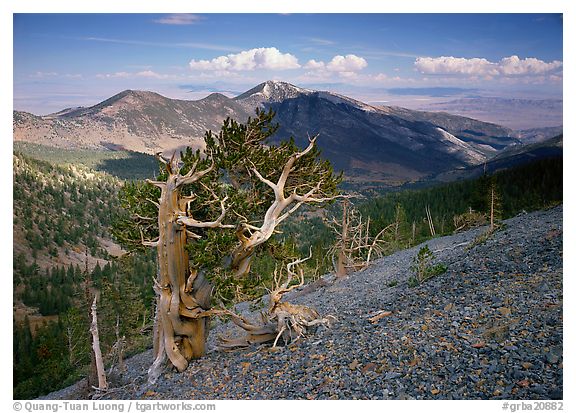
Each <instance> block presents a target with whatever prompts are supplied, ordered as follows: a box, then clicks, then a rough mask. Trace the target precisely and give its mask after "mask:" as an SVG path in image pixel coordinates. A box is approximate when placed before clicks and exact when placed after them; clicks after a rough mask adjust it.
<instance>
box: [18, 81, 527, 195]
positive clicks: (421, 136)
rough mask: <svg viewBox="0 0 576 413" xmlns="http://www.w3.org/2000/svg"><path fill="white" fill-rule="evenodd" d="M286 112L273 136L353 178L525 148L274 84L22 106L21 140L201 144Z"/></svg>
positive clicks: (442, 119)
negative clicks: (48, 108)
mask: <svg viewBox="0 0 576 413" xmlns="http://www.w3.org/2000/svg"><path fill="white" fill-rule="evenodd" d="M257 107H259V108H264V109H268V108H271V109H273V110H274V111H276V113H277V115H276V121H277V122H278V123H279V124H280V129H279V131H278V133H277V134H276V135H275V136H274V137H273V142H277V141H280V140H283V139H287V138H288V137H290V136H293V137H294V138H295V140H296V143H297V144H299V145H300V146H304V145H305V144H306V142H307V139H308V136H313V135H316V134H319V135H320V137H319V139H318V144H319V147H320V148H321V149H322V154H323V156H324V157H325V158H327V159H330V160H331V161H332V162H333V164H334V166H335V168H336V169H338V170H344V171H345V174H346V176H347V179H349V180H350V181H362V182H366V181H372V182H379V183H384V184H388V185H396V184H401V183H404V182H406V181H412V180H417V179H420V178H422V177H424V176H429V175H436V174H438V173H441V172H445V171H449V170H453V169H457V168H460V169H462V168H466V167H468V166H471V165H477V164H482V163H484V162H485V161H486V160H487V159H490V158H492V157H494V156H495V155H496V154H497V153H499V152H500V151H502V150H503V149H504V148H506V147H508V146H510V145H514V144H519V143H520V141H519V140H518V138H517V135H516V133H515V132H514V131H512V130H511V129H508V128H505V127H502V126H499V125H496V124H492V123H487V122H481V121H477V120H474V119H471V118H467V117H462V116H456V115H450V114H447V113H434V112H422V111H414V110H408V109H404V108H399V107H386V106H384V107H381V106H378V107H376V106H372V105H368V104H366V103H363V102H359V101H357V100H354V99H351V98H348V97H346V96H342V95H338V94H335V93H331V92H324V91H315V90H310V89H303V88H299V87H297V86H294V85H291V84H289V83H285V82H277V81H268V82H265V83H262V84H260V85H258V86H256V87H254V88H252V89H250V90H248V91H247V92H245V93H242V94H240V95H239V96H237V97H235V98H228V97H226V96H224V95H222V94H219V93H213V94H211V95H209V96H207V97H206V98H204V99H201V100H197V101H186V100H176V99H169V98H166V97H163V96H161V95H159V94H157V93H153V92H145V91H133V90H126V91H124V92H122V93H119V94H117V95H115V96H113V97H111V98H109V99H107V100H105V101H103V102H101V103H99V104H97V105H95V106H92V107H86V108H85V107H80V108H72V109H65V110H62V111H60V112H57V113H54V114H51V115H47V116H35V115H32V114H30V113H26V112H17V111H15V112H14V127H13V131H14V139H15V140H17V141H18V140H21V141H27V142H33V143H38V144H43V145H49V146H52V147H59V148H99V149H102V150H118V149H127V150H133V151H139V152H147V153H152V152H156V151H173V150H175V149H178V148H181V147H182V146H186V145H188V146H193V147H200V146H201V145H202V136H203V135H204V132H205V131H206V130H208V129H211V130H213V131H218V130H219V129H220V126H221V124H222V121H223V120H224V119H225V118H226V117H231V118H233V119H236V120H238V121H240V122H243V121H245V120H246V119H247V118H248V117H249V116H253V115H254V113H255V110H256V108H257Z"/></svg>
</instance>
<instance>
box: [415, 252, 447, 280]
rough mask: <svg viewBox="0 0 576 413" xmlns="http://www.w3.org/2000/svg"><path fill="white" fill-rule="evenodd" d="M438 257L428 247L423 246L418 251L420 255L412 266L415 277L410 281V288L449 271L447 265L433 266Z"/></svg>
mask: <svg viewBox="0 0 576 413" xmlns="http://www.w3.org/2000/svg"><path fill="white" fill-rule="evenodd" d="M435 258H436V257H435V256H434V253H433V252H432V251H430V248H428V245H425V246H423V247H422V248H420V250H419V251H418V254H417V255H416V256H415V257H414V260H413V261H412V266H411V267H410V269H411V270H412V271H413V272H414V274H415V276H413V277H410V278H409V279H408V286H409V287H416V286H417V285H420V284H422V283H423V282H424V281H426V280H429V279H430V278H432V277H435V276H437V275H440V274H443V273H445V272H446V270H448V267H447V266H446V264H442V263H439V264H436V265H432V262H433V261H434V259H435Z"/></svg>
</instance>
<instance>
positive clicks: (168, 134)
mask: <svg viewBox="0 0 576 413" xmlns="http://www.w3.org/2000/svg"><path fill="white" fill-rule="evenodd" d="M229 116H230V117H233V118H235V119H238V120H240V121H244V120H245V119H247V118H248V112H246V111H245V110H244V109H243V107H242V106H240V105H238V104H237V103H235V102H234V101H233V100H231V99H228V98H227V97H226V96H224V95H221V94H218V93H213V94H211V95H209V96H207V97H206V98H204V99H201V100H198V101H187V100H176V99H169V98H166V97H164V96H161V95H159V94H157V93H153V92H143V91H133V90H126V91H124V92H121V93H119V94H117V95H115V96H113V97H111V98H110V99H107V100H105V101H103V102H101V103H99V104H97V105H95V106H92V107H88V108H76V109H71V110H63V111H60V112H58V113H55V114H52V115H48V116H44V117H39V116H34V115H31V114H28V113H23V112H15V113H14V140H22V141H28V142H34V143H39V144H44V145H50V146H56V147H61V148H101V149H104V148H109V149H110V148H112V149H114V148H125V149H129V150H133V151H139V152H148V153H151V152H156V151H163V150H170V149H173V148H176V147H179V146H182V145H192V146H200V145H201V143H202V136H203V135H204V132H205V131H206V130H207V129H212V130H219V129H220V126H221V124H222V122H223V121H224V119H226V118H227V117H229Z"/></svg>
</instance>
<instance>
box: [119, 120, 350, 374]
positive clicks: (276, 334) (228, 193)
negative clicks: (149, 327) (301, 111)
mask: <svg viewBox="0 0 576 413" xmlns="http://www.w3.org/2000/svg"><path fill="white" fill-rule="evenodd" d="M273 117H274V113H273V112H268V113H265V112H257V116H256V117H255V118H254V119H249V120H248V121H247V123H246V124H239V123H237V122H235V121H233V120H230V119H227V120H226V121H225V122H224V124H223V126H222V130H221V131H220V133H219V134H218V135H214V134H212V133H211V132H207V133H206V136H205V143H206V150H205V151H204V152H203V153H201V152H199V151H196V152H193V151H192V150H190V149H189V148H188V149H187V150H186V151H185V152H183V153H181V154H180V157H176V156H173V157H172V158H171V159H170V160H167V159H164V158H162V157H161V156H159V155H158V156H157V157H158V160H159V161H160V171H161V172H160V175H159V176H158V177H157V178H156V179H155V180H147V181H146V182H137V183H127V184H126V185H125V186H124V188H123V189H122V191H121V201H122V206H123V207H124V208H125V209H126V210H128V211H129V213H130V216H129V217H128V218H124V219H123V220H120V221H118V222H117V223H116V224H115V228H114V230H113V232H114V235H115V236H116V238H117V239H118V240H119V241H120V242H121V243H122V244H123V245H124V246H127V247H131V248H141V247H142V246H148V247H155V248H156V249H157V253H158V254H157V261H158V262H157V263H158V275H157V280H156V281H155V285H154V289H155V291H156V293H157V296H158V299H157V308H156V319H155V326H154V355H155V360H154V362H153V364H152V366H151V368H150V370H149V381H151V382H154V381H155V380H156V379H157V377H158V376H159V375H160V373H161V371H162V369H163V367H164V364H165V361H166V358H168V359H169V360H170V362H171V364H172V365H173V366H174V367H176V368H177V369H178V371H183V370H184V369H186V367H187V366H188V362H189V361H190V360H191V359H193V358H199V357H201V356H202V355H203V354H204V352H205V343H206V338H207V334H208V319H209V318H208V317H209V316H212V315H232V313H231V312H230V311H228V310H225V309H215V308H211V306H212V303H211V298H212V295H213V289H214V284H216V285H222V284H223V282H222V280H223V279H225V280H237V279H239V278H242V277H246V276H247V275H248V274H249V272H250V265H251V260H252V257H253V254H254V252H255V250H256V248H257V247H258V246H260V245H262V244H264V243H266V242H267V241H268V240H269V239H270V237H271V236H272V235H273V234H274V232H275V230H276V228H277V227H278V225H280V224H281V223H282V222H283V221H284V220H286V219H287V218H288V217H289V216H290V215H291V214H292V213H294V212H295V211H296V210H297V209H298V208H299V207H300V206H302V205H303V204H320V205H321V204H324V203H326V202H328V201H331V200H333V199H334V198H336V197H338V196H340V195H339V192H338V189H337V185H338V183H339V182H340V180H341V175H340V176H335V175H334V173H333V171H332V168H331V166H330V164H329V163H328V162H327V161H322V160H320V159H319V151H318V149H317V147H316V137H314V138H312V139H309V144H308V146H307V147H306V148H305V149H304V150H299V149H298V147H297V146H296V145H295V144H294V142H293V140H290V141H288V142H283V143H281V144H280V145H278V146H273V145H265V141H266V139H267V138H268V137H270V136H271V135H272V134H273V133H274V132H275V131H276V130H277V128H278V127H277V125H274V124H273V123H272V119H273ZM298 262H299V261H296V263H298ZM293 265H295V263H293ZM291 268H292V267H290V269H289V271H288V274H289V277H288V281H287V282H286V283H284V284H285V285H284V284H282V285H278V284H277V286H276V287H277V288H276V290H275V291H276V295H274V293H273V298H272V299H271V302H276V305H271V307H270V313H269V318H270V319H276V320H278V322H277V323H276V324H275V326H276V328H270V326H269V325H266V326H263V328H265V329H268V330H270V331H271V332H270V333H267V334H268V335H266V336H265V337H258V340H257V342H264V341H272V340H274V344H276V341H278V339H279V338H280V337H283V338H285V339H287V341H290V340H294V339H297V338H299V337H300V336H301V335H302V333H303V332H304V331H305V327H306V326H313V325H316V324H319V323H327V322H328V321H329V318H320V317H319V316H318V314H317V313H316V312H315V311H314V310H312V309H309V308H307V307H301V308H300V307H298V306H295V307H293V308H292V310H293V311H292V312H291V313H290V312H289V314H290V317H289V318H290V320H300V322H298V323H297V325H298V326H302V327H303V330H302V329H301V330H300V334H299V335H298V337H292V336H290V337H287V336H286V334H285V331H286V330H287V329H288V327H291V328H293V327H294V325H288V324H287V321H286V317H287V316H286V311H285V309H286V308H288V307H289V305H288V306H287V305H286V304H287V303H282V305H280V303H279V302H280V297H281V296H282V294H283V293H285V292H286V291H289V290H291V289H293V288H294V287H293V286H289V284H290V281H291V279H292V275H293V274H294V273H293V272H291V271H292V270H291ZM204 274H208V275H207V277H205V276H204ZM207 278H210V281H209V280H208V279H207ZM211 281H212V282H211ZM301 282H303V280H302V279H301ZM274 297H276V298H277V300H276V299H275V298H274ZM275 300H276V301H275ZM282 311H284V312H282ZM233 320H235V321H238V320H240V318H239V317H238V316H235V315H233ZM237 324H238V325H241V326H242V327H245V329H247V330H248V331H252V332H253V331H254V328H255V326H253V325H246V324H244V325H242V323H237ZM283 327H284V330H283ZM256 328H258V327H256ZM256 335H258V334H256ZM285 341H286V340H285ZM248 342H250V340H247V341H246V343H248Z"/></svg>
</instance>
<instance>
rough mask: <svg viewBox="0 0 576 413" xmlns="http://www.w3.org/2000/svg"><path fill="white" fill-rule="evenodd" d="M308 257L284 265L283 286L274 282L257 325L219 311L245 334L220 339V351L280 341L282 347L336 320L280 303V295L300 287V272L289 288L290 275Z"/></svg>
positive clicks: (227, 311)
mask: <svg viewBox="0 0 576 413" xmlns="http://www.w3.org/2000/svg"><path fill="white" fill-rule="evenodd" d="M311 256H312V255H311V254H310V256H308V257H307V258H304V259H300V260H296V261H294V262H291V263H290V264H288V265H287V266H286V269H287V272H288V277H287V279H286V281H285V282H284V283H282V284H279V281H278V279H276V288H275V289H274V291H272V292H271V294H270V305H269V308H268V310H267V311H266V312H263V313H262V314H261V316H262V320H261V322H260V323H259V324H254V323H252V322H250V321H248V320H247V319H246V318H244V317H242V316H240V315H238V314H236V313H234V312H232V311H230V310H221V311H222V314H227V315H229V316H230V317H231V318H232V322H233V323H234V324H236V325H237V326H238V327H240V328H242V329H243V330H245V331H246V333H247V334H246V335H245V336H244V337H240V338H235V339H227V338H222V337H220V343H219V347H220V348H221V349H234V348H239V347H247V346H249V345H251V344H262V343H272V346H273V347H276V345H277V344H278V343H279V342H280V340H281V342H282V343H283V344H284V345H289V344H291V343H294V342H297V341H298V340H300V339H301V338H302V337H304V336H305V335H306V334H307V333H308V332H309V331H310V330H311V329H313V328H315V327H316V326H318V325H327V326H330V323H331V322H333V321H335V320H336V317H334V316H331V315H329V316H326V317H320V315H319V314H318V312H317V311H316V310H314V309H313V308H310V307H308V306H305V305H299V304H291V303H288V302H283V301H281V299H282V296H283V295H284V294H286V293H288V292H290V291H292V290H294V289H295V288H298V287H300V286H302V285H304V272H303V271H302V269H299V279H300V280H299V283H298V284H294V285H292V286H289V284H290V282H291V281H292V278H293V276H295V275H297V274H296V273H295V272H294V271H293V267H294V266H296V265H298V264H300V263H302V262H304V261H306V260H307V259H309V258H311ZM276 275H277V274H276V273H275V276H276ZM275 278H276V277H275Z"/></svg>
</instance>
